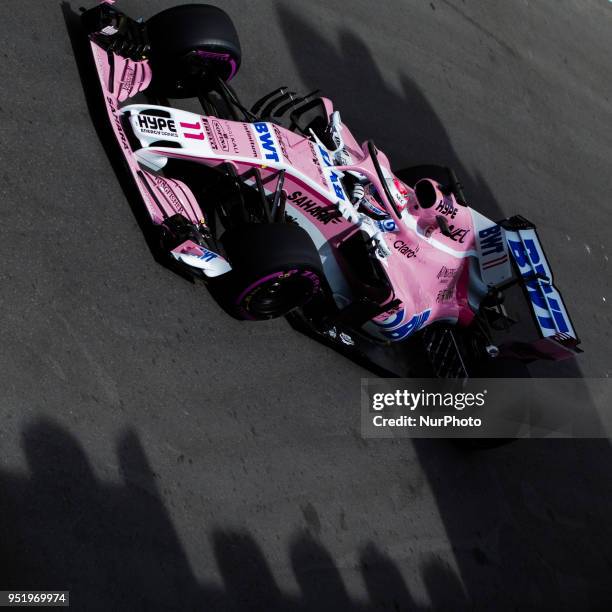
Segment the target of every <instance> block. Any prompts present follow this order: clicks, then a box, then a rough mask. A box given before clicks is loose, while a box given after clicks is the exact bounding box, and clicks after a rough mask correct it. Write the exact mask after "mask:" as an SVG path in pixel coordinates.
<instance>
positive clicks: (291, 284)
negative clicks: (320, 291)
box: [241, 270, 315, 319]
mask: <svg viewBox="0 0 612 612" xmlns="http://www.w3.org/2000/svg"><path fill="white" fill-rule="evenodd" d="M313 276H314V275H312V273H303V274H302V273H298V271H297V270H292V271H290V272H288V273H282V272H281V273H278V274H275V275H272V276H271V277H268V278H266V279H262V280H261V281H259V282H257V283H256V284H255V285H254V286H252V287H250V288H249V290H248V291H247V292H245V294H243V297H242V299H241V306H242V308H243V309H244V310H245V311H246V313H247V314H248V315H249V316H250V317H253V318H256V319H273V318H276V317H280V316H283V315H285V314H287V313H288V312H289V311H290V310H293V309H294V308H296V307H298V306H302V305H304V304H305V303H306V302H307V301H308V300H309V299H310V297H311V296H312V294H313V292H314V290H315V283H314V278H313Z"/></svg>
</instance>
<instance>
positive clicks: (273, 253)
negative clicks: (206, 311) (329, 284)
mask: <svg viewBox="0 0 612 612" xmlns="http://www.w3.org/2000/svg"><path fill="white" fill-rule="evenodd" d="M221 242H222V243H223V246H224V248H225V251H226V255H227V258H228V260H229V262H230V264H231V265H232V272H231V273H230V275H229V276H228V279H227V284H226V286H225V288H224V293H225V296H226V302H227V304H228V306H229V308H230V311H231V312H232V313H233V314H234V315H235V316H236V317H237V318H240V319H245V320H251V321H253V320H255V321H257V320H259V321H261V320H266V319H274V318H277V317H281V316H284V315H286V314H288V313H289V312H290V311H292V310H293V309H295V308H298V307H300V306H304V305H305V304H306V303H308V302H309V301H310V300H311V299H312V298H313V297H314V296H315V295H316V294H317V293H318V292H319V291H320V290H321V288H322V285H323V283H324V275H323V270H322V267H321V260H320V258H319V254H318V252H317V249H316V247H315V245H314V244H313V242H312V240H311V239H310V236H309V235H308V234H307V233H306V232H305V231H304V230H303V229H302V228H300V227H299V226H297V225H292V224H285V223H272V224H247V225H242V226H238V227H236V228H232V229H229V230H227V231H226V232H225V234H224V235H223V236H222V237H221Z"/></svg>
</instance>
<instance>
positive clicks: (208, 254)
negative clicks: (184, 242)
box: [198, 247, 219, 261]
mask: <svg viewBox="0 0 612 612" xmlns="http://www.w3.org/2000/svg"><path fill="white" fill-rule="evenodd" d="M200 251H202V254H201V255H200V256H199V257H198V259H201V260H202V261H212V260H213V259H217V257H219V256H218V255H217V254H216V253H213V252H212V251H209V250H208V249H205V248H204V247H200Z"/></svg>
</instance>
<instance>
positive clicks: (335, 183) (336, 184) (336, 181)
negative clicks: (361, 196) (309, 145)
mask: <svg viewBox="0 0 612 612" xmlns="http://www.w3.org/2000/svg"><path fill="white" fill-rule="evenodd" d="M319 152H320V153H321V157H322V158H323V163H324V164H325V166H326V167H327V168H330V167H331V166H332V165H333V164H332V162H331V159H330V158H329V153H328V152H327V151H326V150H325V149H324V148H323V147H322V146H321V145H319ZM329 180H330V181H331V184H332V187H333V188H334V193H335V194H336V195H337V196H338V197H339V198H340V199H341V200H345V199H346V198H345V197H344V190H343V189H342V185H340V177H339V176H338V175H337V174H336V173H335V172H334V171H333V170H330V172H329Z"/></svg>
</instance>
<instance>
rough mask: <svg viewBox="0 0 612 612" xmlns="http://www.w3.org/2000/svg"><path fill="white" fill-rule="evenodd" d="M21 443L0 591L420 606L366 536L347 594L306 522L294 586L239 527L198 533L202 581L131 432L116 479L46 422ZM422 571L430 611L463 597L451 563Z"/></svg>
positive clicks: (115, 604) (286, 607)
mask: <svg viewBox="0 0 612 612" xmlns="http://www.w3.org/2000/svg"><path fill="white" fill-rule="evenodd" d="M22 445H23V451H24V454H25V458H26V463H27V468H28V471H29V473H28V475H27V476H23V475H21V474H20V475H15V474H9V473H7V472H0V517H1V521H2V554H3V558H4V561H5V562H4V564H3V569H2V572H1V575H0V582H1V584H2V588H3V589H11V588H19V589H32V590H34V589H37V590H41V589H56V590H59V589H61V590H70V599H71V601H70V604H71V606H72V607H73V608H75V609H77V610H105V611H107V610H185V611H186V610H206V611H207V612H208V611H211V612H212V611H221V612H224V611H230V610H236V611H238V610H240V611H250V610H260V611H262V612H275V611H280V610H283V611H297V612H299V611H306V610H313V611H315V610H316V611H327V610H329V611H332V610H334V611H338V610H342V611H346V612H352V611H353V612H369V611H374V610H408V611H411V610H422V609H424V608H422V607H421V606H420V605H417V603H416V602H415V601H414V599H413V598H412V596H411V594H410V592H409V591H408V589H407V587H406V585H405V583H404V580H403V578H402V576H401V573H400V571H399V569H398V568H397V567H396V565H395V564H394V563H393V561H392V560H391V559H390V558H388V557H387V556H386V555H384V554H383V553H382V552H380V551H379V550H378V549H377V547H376V545H375V544H373V543H366V544H365V545H364V546H363V547H362V548H361V550H360V552H356V557H357V558H356V564H357V566H358V567H359V568H360V571H361V574H362V577H363V580H364V584H365V586H366V591H367V593H368V601H366V602H363V601H359V602H358V601H355V600H353V599H351V597H350V596H349V595H348V593H347V590H346V588H345V586H344V583H343V580H342V577H341V574H340V571H339V570H338V568H337V566H336V563H335V561H334V559H333V558H332V557H331V556H330V554H329V553H328V552H327V550H326V549H325V547H324V546H323V545H322V543H321V542H320V540H319V539H318V538H317V537H316V536H315V535H313V534H311V533H310V532H308V531H304V532H301V533H297V534H296V535H295V537H294V538H293V540H292V541H291V542H290V544H289V550H288V562H287V565H288V566H290V568H291V570H292V572H293V574H294V577H295V580H296V582H297V584H298V586H299V593H298V594H297V595H295V594H287V593H284V592H283V591H282V590H281V589H280V587H279V586H278V584H277V581H276V579H275V577H274V575H273V572H272V570H271V569H270V566H269V564H268V562H267V561H266V558H265V556H264V554H263V552H262V550H261V548H260V547H259V545H258V544H257V542H256V541H255V539H254V538H253V537H252V536H251V535H250V534H249V532H248V531H246V530H234V529H223V528H213V529H212V530H209V531H208V533H209V536H208V540H209V541H206V540H207V537H206V535H205V533H204V529H203V530H202V533H201V535H202V538H203V540H204V541H203V542H202V543H201V545H202V546H206V547H210V549H211V552H212V554H211V556H212V557H213V558H214V561H215V565H216V574H217V575H220V576H221V584H218V583H213V582H212V581H211V582H206V581H205V582H199V581H198V580H197V578H196V577H195V575H194V572H193V570H192V568H191V567H190V564H189V560H188V559H187V555H186V553H185V550H184V548H183V546H182V545H181V542H180V539H179V537H178V534H177V531H176V529H175V527H174V525H173V523H172V520H171V518H170V515H169V512H168V510H167V508H166V506H165V504H164V500H163V499H162V495H161V493H160V490H159V487H160V483H159V482H158V476H157V475H156V474H155V473H154V472H153V470H152V469H151V467H150V465H149V464H148V461H147V457H146V455H145V453H144V450H143V448H142V446H141V444H140V441H139V439H138V437H137V435H136V434H135V433H134V432H129V431H128V432H126V433H125V435H124V436H123V437H122V438H121V439H120V440H119V443H118V447H117V466H118V472H119V474H120V476H121V481H120V482H112V483H111V482H104V481H102V480H100V479H99V478H98V477H97V476H96V475H95V473H94V470H93V468H92V466H91V464H90V463H89V460H88V458H87V456H86V454H85V452H84V450H83V448H82V447H81V445H80V444H79V442H78V441H77V440H76V439H75V438H74V437H73V436H72V435H70V434H69V433H68V432H67V431H66V430H64V429H63V428H62V427H60V426H58V425H57V424H56V423H54V422H52V421H49V420H40V421H36V422H33V423H31V424H30V425H28V426H26V427H25V429H24V430H23V432H22ZM201 510H202V512H204V511H205V509H204V508H202V509H201ZM297 512H298V513H299V510H297ZM193 544H194V543H193V542H192V543H191V547H192V548H193ZM196 544H197V543H196ZM423 579H424V582H425V584H426V585H427V587H428V589H429V590H430V596H431V600H432V602H433V603H434V604H435V609H446V608H447V607H448V606H447V605H446V604H448V603H450V602H453V606H452V609H454V610H460V609H463V608H464V607H466V606H467V602H466V600H465V598H464V595H463V591H462V588H461V584H460V582H459V580H458V577H457V576H456V575H454V574H453V573H452V572H451V571H450V570H449V569H448V568H447V567H446V566H444V565H442V564H438V563H432V564H429V565H426V566H425V567H424V568H423ZM449 598H450V599H449ZM438 604H439V605H438ZM455 604H458V605H455ZM428 609H430V608H429V607H428Z"/></svg>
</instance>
